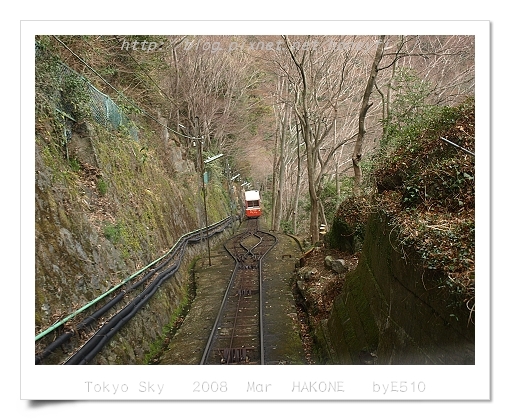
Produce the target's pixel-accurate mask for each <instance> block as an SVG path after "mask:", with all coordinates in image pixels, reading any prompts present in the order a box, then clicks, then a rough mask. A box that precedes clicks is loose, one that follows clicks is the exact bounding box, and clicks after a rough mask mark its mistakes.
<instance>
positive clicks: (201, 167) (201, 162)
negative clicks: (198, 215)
mask: <svg viewBox="0 0 510 420" xmlns="http://www.w3.org/2000/svg"><path fill="white" fill-rule="evenodd" d="M195 123H196V129H197V134H198V135H197V140H198V142H197V147H198V165H199V170H200V176H201V178H202V193H203V197H204V213H205V237H206V241H207V255H208V257H209V266H211V246H210V244H209V222H208V221H207V199H206V189H205V179H204V178H205V173H204V158H203V156H202V155H203V153H202V152H203V147H204V144H203V142H202V138H201V136H200V120H199V119H198V117H195Z"/></svg>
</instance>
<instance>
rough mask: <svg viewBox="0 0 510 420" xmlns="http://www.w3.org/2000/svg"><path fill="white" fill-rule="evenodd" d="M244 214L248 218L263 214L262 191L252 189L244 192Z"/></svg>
mask: <svg viewBox="0 0 510 420" xmlns="http://www.w3.org/2000/svg"><path fill="white" fill-rule="evenodd" d="M244 199H245V202H244V204H245V209H244V214H245V215H246V217H247V218H248V219H256V218H257V217H259V216H260V215H261V209H260V193H259V191H258V190H250V191H246V192H245V193H244Z"/></svg>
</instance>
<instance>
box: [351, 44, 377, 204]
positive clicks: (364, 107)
mask: <svg viewBox="0 0 510 420" xmlns="http://www.w3.org/2000/svg"><path fill="white" fill-rule="evenodd" d="M384 39H385V36H384V35H381V36H379V38H378V45H377V50H376V52H375V57H374V61H373V62H372V69H371V71H370V75H369V77H368V81H367V85H366V87H365V92H364V94H363V99H362V101H361V108H360V111H359V127H358V135H357V138H356V143H355V145H354V151H353V153H352V165H353V168H354V194H359V192H360V186H361V175H362V174H361V167H360V162H361V156H362V153H361V148H362V146H363V139H364V138H365V132H366V129H365V119H366V116H367V113H368V110H369V109H370V107H371V106H372V105H373V104H372V103H370V96H371V95H372V91H373V90H374V85H375V78H376V77H377V72H378V71H379V69H378V68H377V66H378V65H379V63H380V62H381V59H382V56H383V52H384Z"/></svg>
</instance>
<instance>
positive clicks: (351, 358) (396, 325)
mask: <svg viewBox="0 0 510 420" xmlns="http://www.w3.org/2000/svg"><path fill="white" fill-rule="evenodd" d="M395 238H396V236H395V235H394V229H393V227H392V225H391V220H389V218H388V217H387V216H386V215H384V214H383V213H377V214H375V215H373V216H372V217H371V218H370V219H369V221H368V224H367V228H366V237H365V242H364V246H363V251H362V254H361V258H360V261H359V264H358V267H357V269H356V270H354V271H353V272H351V273H349V274H348V275H347V277H346V281H345V285H344V289H343V291H342V293H341V294H340V295H339V296H338V297H337V299H336V300H335V302H334V305H333V308H332V311H331V314H330V317H329V319H328V321H327V323H326V324H325V325H324V326H323V331H322V333H321V334H322V337H323V338H322V345H323V346H329V347H331V349H330V350H329V354H331V355H332V357H333V360H332V362H333V363H340V364H363V363H366V364H371V363H377V364H473V363H474V361H475V359H474V354H475V351H474V344H475V328H474V323H473V321H474V319H473V314H472V313H470V312H469V311H468V309H467V307H466V305H464V304H463V302H462V296H460V295H458V294H457V293H456V291H455V290H453V289H451V288H449V287H448V281H447V279H445V275H444V274H443V273H441V272H438V271H436V270H430V269H428V268H425V267H423V264H422V263H421V261H420V260H419V259H418V258H416V256H414V255H413V253H412V251H411V250H405V251H404V252H405V253H403V252H400V251H398V250H397V247H396V244H395V243H394V242H393V241H394V240H395Z"/></svg>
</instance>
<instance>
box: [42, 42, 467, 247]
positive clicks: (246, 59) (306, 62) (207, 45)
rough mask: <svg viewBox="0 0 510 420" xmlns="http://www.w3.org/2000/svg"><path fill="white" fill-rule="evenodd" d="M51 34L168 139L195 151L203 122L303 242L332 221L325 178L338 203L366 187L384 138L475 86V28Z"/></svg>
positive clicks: (388, 141)
mask: <svg viewBox="0 0 510 420" xmlns="http://www.w3.org/2000/svg"><path fill="white" fill-rule="evenodd" d="M60 39H61V40H64V42H65V44H66V46H67V47H68V48H69V50H68V51H66V50H65V49H63V48H61V50H62V51H61V54H62V55H64V56H65V55H67V56H68V58H69V62H70V63H74V64H73V66H74V67H75V69H76V70H77V71H79V72H80V73H83V74H85V75H86V76H87V77H90V78H91V79H92V80H93V81H94V82H95V83H96V84H97V85H99V87H101V88H103V89H104V91H105V92H106V93H108V94H111V95H112V97H114V98H118V97H119V95H121V96H125V98H129V100H128V101H127V102H126V101H124V102H123V103H124V104H128V106H127V108H129V104H131V103H133V102H135V103H136V104H138V105H140V106H141V107H143V109H145V110H146V111H147V112H149V113H150V114H151V115H154V116H157V117H156V119H157V123H156V124H155V129H158V130H162V132H163V134H162V137H163V138H164V140H165V142H173V143H175V144H176V145H178V146H179V147H182V148H183V150H184V151H185V152H184V153H192V152H193V149H192V144H191V141H192V139H193V137H195V136H196V134H197V133H200V134H201V136H203V146H204V150H205V151H206V152H207V153H211V154H214V153H223V154H225V155H226V156H228V159H229V165H230V167H231V168H232V171H235V172H237V173H241V175H242V177H243V178H245V179H247V180H249V181H250V182H251V184H252V185H253V186H254V187H255V188H258V189H261V190H262V191H263V193H264V198H265V200H266V206H267V207H266V208H267V209H268V210H269V209H270V215H271V220H270V223H271V227H272V229H274V230H282V229H284V228H285V229H287V230H288V231H291V232H294V233H297V232H308V233H309V235H310V238H311V240H312V242H316V241H317V240H318V239H319V227H320V225H321V224H325V225H327V224H328V222H329V221H328V214H327V213H328V211H327V209H326V207H327V206H326V203H325V199H326V198H328V197H329V196H328V194H326V190H327V191H330V190H331V186H332V185H334V192H333V194H332V195H333V204H335V205H336V204H338V199H339V196H340V195H341V194H342V193H344V192H348V193H353V194H359V192H360V191H361V189H363V188H371V186H370V185H369V184H367V183H366V182H364V181H365V179H364V176H363V175H364V174H363V168H364V165H366V164H368V163H369V161H370V159H371V156H373V155H374V153H375V152H376V151H377V150H379V149H381V148H386V149H391V147H392V133H394V132H395V130H398V127H399V126H400V125H402V126H403V125H405V124H406V122H407V121H408V120H409V119H412V118H417V117H419V116H420V115H421V114H423V113H425V112H427V109H429V107H433V106H442V105H454V104H457V103H459V102H461V101H462V100H463V99H464V98H465V97H466V96H470V95H471V96H472V95H474V77H475V76H474V37H473V36H459V35H452V36H446V35H445V36H423V35H421V36H411V35H409V36H383V35H381V36H359V35H358V36H354V35H349V36H227V35H225V36H218V35H216V36H158V37H154V36H152V37H149V36H121V35H119V36H74V37H73V36H70V37H60ZM48 42H53V43H54V44H58V43H57V42H56V41H55V40H53V39H50V40H49V41H48ZM143 42H146V44H142V43H143ZM149 42H150V43H152V44H150V43H149ZM142 45H146V48H145V49H143V48H142ZM151 45H154V46H156V45H157V47H158V48H153V49H152V50H150V49H149V47H150V46H151ZM59 47H61V46H59ZM73 49H75V50H79V51H89V54H83V55H82V57H81V58H82V59H85V60H86V61H87V63H88V65H90V66H91V67H93V68H94V69H95V70H96V74H94V72H91V71H90V69H89V68H87V67H86V66H84V65H83V63H80V61H79V60H77V59H76V57H73V56H72V55H73V54H72V52H71V51H72V50H73ZM98 75H99V76H100V77H99V78H98ZM106 82H107V83H106ZM112 86H116V87H119V86H122V89H121V92H120V91H118V92H113V91H112V89H111V87H112ZM149 93H150V94H149ZM153 93H156V95H155V94H153ZM155 97H157V98H158V99H157V100H155V99H154V98H155ZM117 100H118V101H122V98H119V99H117ZM128 111H129V109H128ZM131 111H133V110H131ZM158 124H159V125H158ZM162 127H163V129H162ZM233 173H234V172H233ZM346 188H347V189H348V191H343V190H344V189H346ZM330 195H331V194H330Z"/></svg>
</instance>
